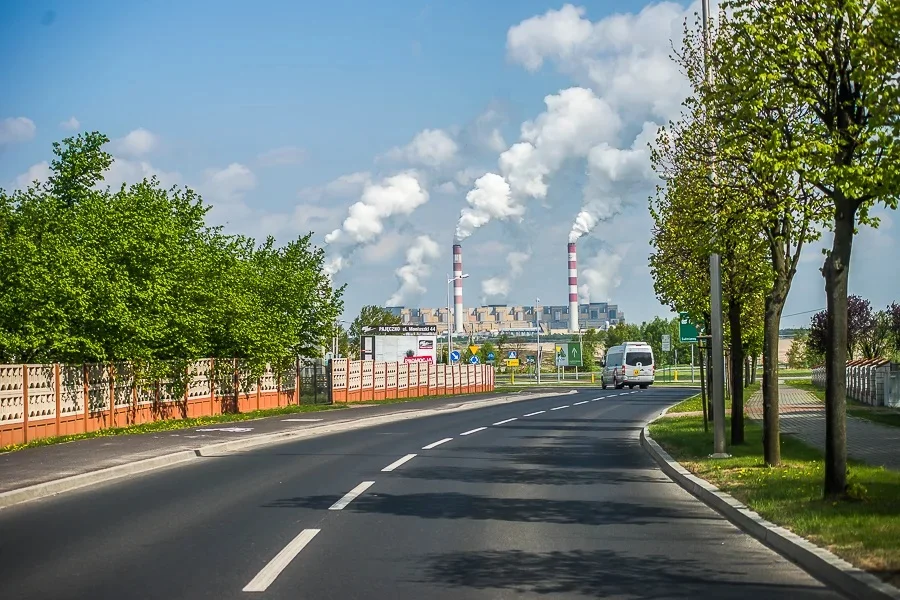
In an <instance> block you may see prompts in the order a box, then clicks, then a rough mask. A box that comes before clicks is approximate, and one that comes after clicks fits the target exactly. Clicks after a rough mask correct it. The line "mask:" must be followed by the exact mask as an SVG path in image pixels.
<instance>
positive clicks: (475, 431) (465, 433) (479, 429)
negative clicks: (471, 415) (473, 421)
mask: <svg viewBox="0 0 900 600" xmlns="http://www.w3.org/2000/svg"><path fill="white" fill-rule="evenodd" d="M485 429H487V427H477V428H475V429H470V430H469V431H464V432H463V433H461V434H459V435H471V434H473V433H478V432H479V431H484V430H485Z"/></svg>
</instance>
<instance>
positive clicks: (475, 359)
mask: <svg viewBox="0 0 900 600" xmlns="http://www.w3.org/2000/svg"><path fill="white" fill-rule="evenodd" d="M469 363H471V364H473V365H477V364H478V357H477V356H473V357H472V358H470V359H469Z"/></svg>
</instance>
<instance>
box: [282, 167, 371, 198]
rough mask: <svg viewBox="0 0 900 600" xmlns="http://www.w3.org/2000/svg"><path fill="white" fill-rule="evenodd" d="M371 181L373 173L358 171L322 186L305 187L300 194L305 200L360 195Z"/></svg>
mask: <svg viewBox="0 0 900 600" xmlns="http://www.w3.org/2000/svg"><path fill="white" fill-rule="evenodd" d="M371 181H372V174H371V173H370V172H368V171H357V172H356V173H348V174H347V175H341V176H340V177H338V178H336V179H333V180H331V181H329V182H328V183H326V184H325V185H322V186H316V187H306V188H303V189H301V190H300V192H299V194H298V195H299V196H300V197H301V198H303V199H305V200H321V199H323V198H344V197H347V196H358V195H359V194H360V193H362V191H363V189H364V188H365V187H366V185H368V184H369V183H371Z"/></svg>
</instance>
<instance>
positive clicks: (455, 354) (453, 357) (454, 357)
mask: <svg viewBox="0 0 900 600" xmlns="http://www.w3.org/2000/svg"><path fill="white" fill-rule="evenodd" d="M450 360H452V361H453V362H459V350H454V351H453V352H451V353H450Z"/></svg>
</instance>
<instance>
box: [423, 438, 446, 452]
mask: <svg viewBox="0 0 900 600" xmlns="http://www.w3.org/2000/svg"><path fill="white" fill-rule="evenodd" d="M452 439H453V438H444V439H442V440H438V441H436V442H431V443H430V444H428V445H427V446H422V450H431V449H432V448H437V447H438V446H440V445H441V444H446V443H447V442H449V441H450V440H452Z"/></svg>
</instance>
